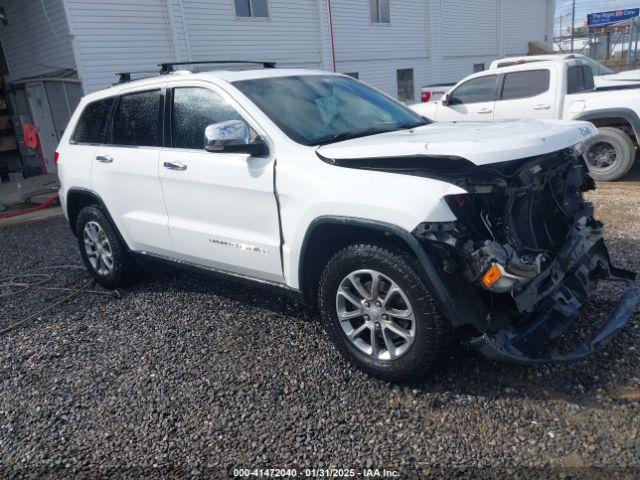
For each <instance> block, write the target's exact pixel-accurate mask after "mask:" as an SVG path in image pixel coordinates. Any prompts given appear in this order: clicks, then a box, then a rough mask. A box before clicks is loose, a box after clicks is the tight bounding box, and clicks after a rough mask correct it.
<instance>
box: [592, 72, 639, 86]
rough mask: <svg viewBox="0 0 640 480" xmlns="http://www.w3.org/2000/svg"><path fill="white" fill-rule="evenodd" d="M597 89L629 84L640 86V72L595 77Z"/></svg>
mask: <svg viewBox="0 0 640 480" xmlns="http://www.w3.org/2000/svg"><path fill="white" fill-rule="evenodd" d="M593 81H594V83H595V85H596V87H615V86H624V85H629V84H640V70H628V71H626V72H620V73H613V74H611V75H600V76H597V77H593Z"/></svg>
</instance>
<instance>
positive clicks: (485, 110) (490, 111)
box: [478, 108, 493, 115]
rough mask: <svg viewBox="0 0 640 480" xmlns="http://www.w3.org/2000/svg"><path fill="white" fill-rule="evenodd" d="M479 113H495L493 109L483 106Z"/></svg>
mask: <svg viewBox="0 0 640 480" xmlns="http://www.w3.org/2000/svg"><path fill="white" fill-rule="evenodd" d="M478 113H481V114H482V115H486V114H487V113H493V110H491V109H490V108H483V109H482V110H478Z"/></svg>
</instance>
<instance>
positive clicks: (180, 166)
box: [163, 162, 187, 172]
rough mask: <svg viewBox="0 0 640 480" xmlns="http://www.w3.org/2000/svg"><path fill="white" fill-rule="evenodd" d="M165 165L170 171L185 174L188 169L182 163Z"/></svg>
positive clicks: (166, 163)
mask: <svg viewBox="0 0 640 480" xmlns="http://www.w3.org/2000/svg"><path fill="white" fill-rule="evenodd" d="M163 165H164V168H166V169H168V170H176V171H178V172H183V171H184V170H186V169H187V166H186V165H185V164H184V163H182V162H164V164H163Z"/></svg>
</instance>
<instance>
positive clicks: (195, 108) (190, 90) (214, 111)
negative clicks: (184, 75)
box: [171, 87, 242, 150]
mask: <svg viewBox="0 0 640 480" xmlns="http://www.w3.org/2000/svg"><path fill="white" fill-rule="evenodd" d="M227 120H242V117H241V116H240V115H239V114H238V112H236V111H235V110H234V108H233V107H232V106H231V105H229V104H228V103H227V102H226V101H225V100H224V99H223V98H222V97H221V96H220V95H218V94H217V93H216V92H213V91H211V90H208V89H206V88H197V87H184V88H176V89H175V90H174V93H173V109H172V114H171V146H172V147H173V148H190V149H195V150H202V149H204V131H205V129H206V128H207V126H208V125H211V124H212V123H218V122H224V121H227Z"/></svg>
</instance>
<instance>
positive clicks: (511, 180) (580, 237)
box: [413, 149, 640, 362]
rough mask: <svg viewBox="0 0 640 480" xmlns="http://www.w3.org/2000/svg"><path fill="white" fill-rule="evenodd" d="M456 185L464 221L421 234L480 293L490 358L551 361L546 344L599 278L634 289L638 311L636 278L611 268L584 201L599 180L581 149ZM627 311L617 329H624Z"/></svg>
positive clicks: (427, 226) (444, 265) (455, 206)
mask: <svg viewBox="0 0 640 480" xmlns="http://www.w3.org/2000/svg"><path fill="white" fill-rule="evenodd" d="M455 183H456V184H457V185H459V186H461V187H463V188H464V189H465V190H466V191H467V192H468V193H466V194H460V195H450V196H448V197H445V200H446V202H447V204H448V205H449V207H450V208H451V210H452V212H453V213H454V214H455V216H456V218H457V219H458V220H457V221H456V222H450V223H423V224H421V225H419V226H418V227H417V228H416V230H415V231H414V232H413V233H414V235H415V236H416V237H417V238H418V239H420V240H421V242H422V243H423V245H424V246H425V249H426V250H427V251H429V252H430V253H431V254H432V256H434V257H436V258H438V260H439V262H440V267H441V270H442V272H443V275H444V276H450V277H458V278H462V279H464V281H465V282H468V283H471V284H473V285H474V286H476V287H477V290H478V291H479V295H478V298H479V299H480V301H481V302H482V304H483V305H482V307H483V309H482V312H483V313H482V321H481V322H475V323H474V325H475V326H476V327H477V328H478V329H479V330H480V332H481V333H482V334H483V335H482V336H481V337H479V338H477V339H476V340H475V341H474V342H475V343H476V344H477V346H478V347H479V348H480V349H481V350H482V351H483V353H485V354H486V355H487V356H490V357H493V358H504V359H508V360H511V361H522V362H535V361H543V360H544V361H547V360H550V359H548V358H544V359H543V357H542V354H541V352H542V350H543V346H544V344H545V343H546V342H548V341H549V340H550V339H553V338H556V337H558V336H560V335H561V334H562V333H563V332H564V331H565V330H566V329H567V328H568V326H569V325H570V324H571V322H573V320H574V319H575V318H576V317H577V315H578V313H579V311H580V310H581V308H582V307H583V306H584V305H585V304H586V303H587V302H588V300H589V298H590V296H591V294H592V292H593V291H594V289H595V287H596V284H597V282H598V281H599V280H609V281H619V282H623V283H625V284H626V285H627V287H628V289H627V290H628V292H629V293H627V294H626V297H625V299H623V301H621V303H620V305H619V306H618V307H619V310H621V311H622V313H626V312H628V310H629V308H631V309H633V308H634V307H635V304H636V303H637V301H638V299H640V296H639V293H638V290H637V289H633V288H632V287H631V284H632V281H633V278H635V277H634V275H633V274H631V273H629V272H624V271H621V270H618V269H616V268H614V267H612V266H611V265H610V262H609V256H608V253H607V250H606V247H605V246H604V242H603V241H602V224H601V223H600V222H598V221H597V220H595V219H594V218H593V213H594V209H593V206H592V205H591V204H590V203H588V202H585V201H584V199H583V192H585V191H587V190H591V189H593V188H594V182H593V180H592V179H591V177H589V176H588V170H587V167H586V164H585V163H584V160H583V159H582V156H581V155H580V154H578V153H577V152H576V151H575V150H573V149H566V150H562V151H559V152H555V153H552V154H549V155H544V156H542V157H537V158H529V159H523V160H518V161H513V162H505V163H504V164H495V165H492V166H491V167H488V166H486V167H478V168H477V170H476V171H475V172H474V173H472V174H469V175H465V176H464V177H463V178H458V179H456V180H455ZM631 304H633V305H631ZM478 307H479V306H478ZM622 313H620V312H619V311H617V313H614V315H613V317H616V318H617V320H616V321H611V322H610V324H609V327H610V328H613V325H614V324H615V325H616V328H619V325H618V324H619V323H620V322H621V321H622V320H621V319H622V317H624V315H623V314H622ZM628 315H630V313H629V314H628ZM628 315H627V320H626V321H628ZM626 321H625V322H624V323H626ZM602 335H603V338H604V337H606V335H604V333H603V334H602ZM593 348H596V347H595V346H592V347H584V348H583V350H584V351H589V352H590V351H591V350H592V349H593ZM583 353H584V352H583ZM576 355H578V356H579V354H578V353H575V354H574V355H569V356H567V357H563V358H561V359H551V360H552V361H553V360H556V361H568V360H570V359H575V357H576Z"/></svg>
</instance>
